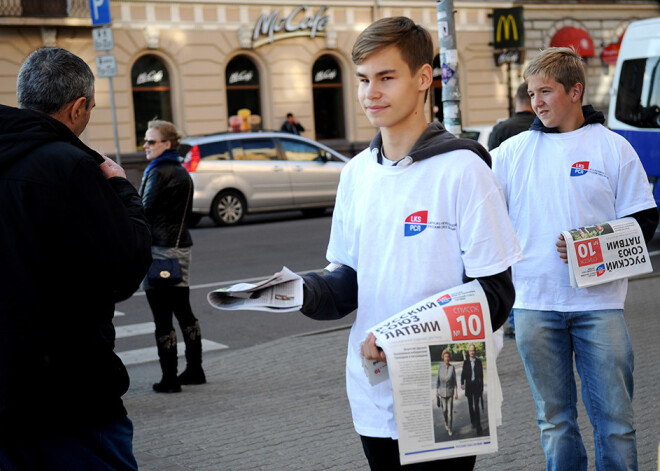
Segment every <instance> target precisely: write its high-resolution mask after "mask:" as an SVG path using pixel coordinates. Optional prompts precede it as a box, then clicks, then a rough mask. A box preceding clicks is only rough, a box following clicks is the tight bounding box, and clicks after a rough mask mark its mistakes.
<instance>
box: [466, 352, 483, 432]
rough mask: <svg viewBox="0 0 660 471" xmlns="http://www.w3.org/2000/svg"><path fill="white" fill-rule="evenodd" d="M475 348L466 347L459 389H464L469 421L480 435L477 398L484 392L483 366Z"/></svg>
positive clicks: (479, 415)
mask: <svg viewBox="0 0 660 471" xmlns="http://www.w3.org/2000/svg"><path fill="white" fill-rule="evenodd" d="M476 354H477V350H476V347H475V346H474V344H471V345H470V346H469V347H468V355H469V357H468V358H466V359H465V361H464V362H463V371H462V372H461V389H463V390H464V391H465V397H467V400H468V407H469V409H470V422H471V423H472V427H474V428H476V429H477V434H478V435H481V431H482V429H481V414H479V399H481V396H482V394H483V392H484V368H483V365H482V363H481V360H480V359H478V358H477V355H476Z"/></svg>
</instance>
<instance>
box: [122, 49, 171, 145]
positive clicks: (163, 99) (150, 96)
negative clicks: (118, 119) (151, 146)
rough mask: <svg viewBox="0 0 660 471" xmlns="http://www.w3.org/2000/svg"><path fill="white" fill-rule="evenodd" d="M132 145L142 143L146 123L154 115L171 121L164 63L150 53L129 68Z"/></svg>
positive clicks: (168, 83) (168, 82) (169, 98)
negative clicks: (132, 120)
mask: <svg viewBox="0 0 660 471" xmlns="http://www.w3.org/2000/svg"><path fill="white" fill-rule="evenodd" d="M131 83H132V85H133V116H134V117H135V144H136V145H137V147H138V148H141V147H142V144H143V142H144V133H145V132H146V131H147V123H148V122H149V121H151V120H152V119H154V118H158V119H164V120H167V121H172V98H171V93H170V74H169V73H168V71H167V68H166V67H165V64H163V62H162V61H161V60H160V59H159V58H158V57H157V56H154V55H151V54H150V55H146V56H142V57H140V58H139V59H138V60H137V61H136V62H135V64H133V70H132V71H131Z"/></svg>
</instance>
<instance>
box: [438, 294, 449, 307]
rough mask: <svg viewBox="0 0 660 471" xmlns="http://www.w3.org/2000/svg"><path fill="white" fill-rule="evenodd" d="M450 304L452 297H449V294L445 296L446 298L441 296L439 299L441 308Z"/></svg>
mask: <svg viewBox="0 0 660 471" xmlns="http://www.w3.org/2000/svg"><path fill="white" fill-rule="evenodd" d="M450 302H451V296H449V295H448V294H445V295H444V296H440V297H439V298H438V305H440V306H442V305H444V304H448V303H450Z"/></svg>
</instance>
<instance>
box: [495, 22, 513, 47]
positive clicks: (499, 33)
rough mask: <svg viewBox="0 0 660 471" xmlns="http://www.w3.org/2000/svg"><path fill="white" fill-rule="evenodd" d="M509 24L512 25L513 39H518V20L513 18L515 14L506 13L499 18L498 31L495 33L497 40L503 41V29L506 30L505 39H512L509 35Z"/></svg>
mask: <svg viewBox="0 0 660 471" xmlns="http://www.w3.org/2000/svg"><path fill="white" fill-rule="evenodd" d="M509 26H510V27H511V34H512V35H513V40H514V41H518V26H517V25H516V20H515V19H514V18H513V15H506V16H500V18H499V19H498V20H497V30H496V31H497V33H496V35H495V42H498V43H499V42H502V30H504V39H506V40H507V41H508V40H509V39H511V38H510V36H509Z"/></svg>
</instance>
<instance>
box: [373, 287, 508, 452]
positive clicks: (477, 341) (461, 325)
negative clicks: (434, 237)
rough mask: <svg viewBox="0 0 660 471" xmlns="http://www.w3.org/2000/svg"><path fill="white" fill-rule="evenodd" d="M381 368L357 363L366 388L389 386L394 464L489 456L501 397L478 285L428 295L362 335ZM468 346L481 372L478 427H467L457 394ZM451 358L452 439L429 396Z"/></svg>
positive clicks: (465, 406)
mask: <svg viewBox="0 0 660 471" xmlns="http://www.w3.org/2000/svg"><path fill="white" fill-rule="evenodd" d="M370 332H372V333H373V334H374V335H375V336H376V342H377V345H379V346H380V347H381V348H382V349H383V351H384V352H385V355H386V356H387V364H385V363H382V362H369V361H365V370H366V373H367V376H368V377H369V379H370V382H371V383H372V384H377V383H378V382H381V381H384V380H386V379H387V378H388V377H389V378H390V379H391V382H392V390H393V395H394V413H395V416H396V423H397V431H398V434H399V452H400V460H401V464H402V465H406V464H410V463H417V462H422V461H431V460H437V459H445V458H451V457H458V456H466V455H476V454H483V453H493V452H496V451H497V430H496V428H497V425H501V423H502V412H501V405H502V390H501V387H500V382H499V377H498V374H497V365H496V362H495V358H496V352H495V346H494V343H493V338H492V326H491V323H490V311H489V309H488V302H487V300H486V295H485V293H484V292H483V290H482V288H481V285H480V284H479V282H478V281H476V280H475V281H472V282H470V283H467V284H464V285H461V286H457V287H455V288H452V289H449V290H447V291H443V292H440V293H437V294H435V295H433V296H430V297H428V298H426V299H424V300H422V301H420V302H418V303H417V304H415V305H413V306H410V307H409V308H408V309H405V310H404V311H401V312H399V313H398V314H395V315H394V316H392V317H390V318H389V319H387V320H386V321H384V322H382V323H380V324H378V325H376V326H374V327H373V328H372V329H370ZM470 345H474V346H475V347H476V350H477V351H478V352H479V353H478V358H479V361H480V362H481V363H482V365H483V385H484V387H483V393H482V397H481V401H480V403H478V404H477V407H481V409H482V410H484V412H483V414H482V416H481V417H482V418H481V422H482V424H483V427H481V426H480V427H479V428H478V429H475V428H473V427H472V424H471V423H470V421H471V418H470V416H469V414H468V400H467V397H466V396H465V392H464V391H463V390H461V370H459V368H461V369H462V365H465V363H464V361H465V360H466V356H467V351H468V347H469V346H470ZM445 350H450V351H451V352H452V355H453V356H452V358H451V360H450V361H451V363H452V364H453V365H454V368H455V371H456V376H457V391H458V395H459V399H458V400H457V401H456V402H453V401H452V402H453V422H454V429H453V433H452V434H449V433H448V430H447V431H445V419H444V416H443V410H442V409H441V408H440V407H439V405H438V402H439V401H438V400H437V396H436V394H437V393H436V380H437V373H436V372H435V370H436V369H437V368H439V367H440V366H442V365H441V363H442V352H444V351H445Z"/></svg>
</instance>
